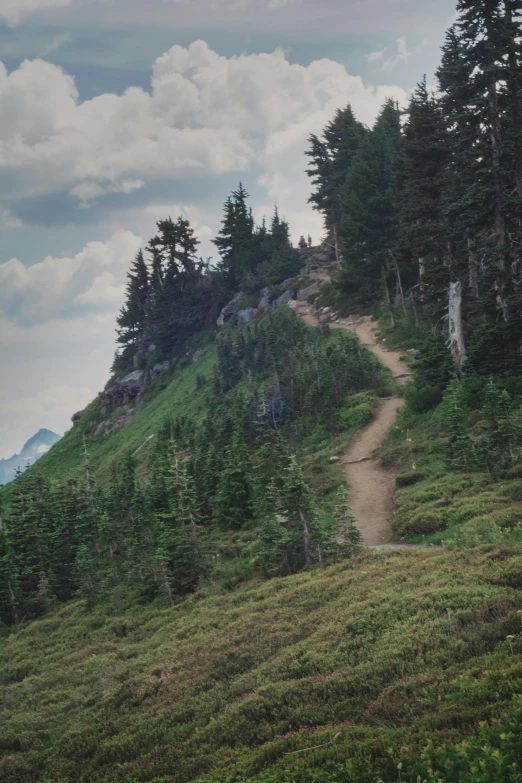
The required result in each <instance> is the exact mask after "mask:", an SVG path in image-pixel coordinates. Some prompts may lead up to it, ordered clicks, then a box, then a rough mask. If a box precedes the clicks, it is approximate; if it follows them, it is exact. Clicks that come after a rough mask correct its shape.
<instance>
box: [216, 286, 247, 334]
mask: <svg viewBox="0 0 522 783" xmlns="http://www.w3.org/2000/svg"><path fill="white" fill-rule="evenodd" d="M243 297H244V293H243V292H242V291H240V292H239V293H238V294H236V295H235V297H234V298H233V299H231V301H230V302H229V303H228V304H226V305H225V306H224V308H223V309H222V311H221V314H220V316H219V318H218V319H217V325H218V326H219V327H220V328H221V327H222V326H224V324H226V322H227V321H229V320H230V319H231V318H232V316H233V315H234V313H235V312H236V310H237V306H238V304H239V302H240V301H241V299H243Z"/></svg>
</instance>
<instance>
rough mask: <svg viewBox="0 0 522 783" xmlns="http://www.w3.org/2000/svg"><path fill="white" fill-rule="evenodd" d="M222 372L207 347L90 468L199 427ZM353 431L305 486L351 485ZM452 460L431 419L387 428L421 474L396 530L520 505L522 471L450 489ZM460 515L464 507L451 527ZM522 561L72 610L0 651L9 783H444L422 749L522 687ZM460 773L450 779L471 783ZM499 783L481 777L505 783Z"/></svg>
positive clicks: (351, 567)
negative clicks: (183, 419)
mask: <svg viewBox="0 0 522 783" xmlns="http://www.w3.org/2000/svg"><path fill="white" fill-rule="evenodd" d="M214 363H215V352H214V349H213V348H212V347H209V348H207V349H206V351H205V354H204V357H203V358H202V360H201V361H200V362H198V363H197V364H194V365H192V364H191V365H189V366H187V367H185V368H184V369H182V370H181V369H178V370H177V371H176V372H175V373H174V375H173V377H172V382H169V383H168V385H167V386H166V388H165V389H163V390H161V389H159V388H157V389H156V390H151V392H154V391H156V392H158V393H157V395H156V396H154V398H153V399H152V400H151V402H149V403H148V404H147V406H146V407H145V408H144V409H143V410H141V411H140V412H139V413H138V414H137V415H136V417H135V418H134V420H133V421H132V422H131V423H130V424H129V425H128V426H127V427H126V428H125V429H123V430H121V431H119V432H117V433H116V434H114V435H112V436H110V437H109V438H103V437H100V438H95V439H93V438H89V450H90V452H91V455H92V460H93V463H94V465H95V466H97V467H98V468H99V469H101V470H102V472H105V468H107V467H109V466H110V464H111V463H112V461H113V460H115V459H117V458H118V457H119V455H121V454H122V453H123V451H125V450H126V449H129V448H131V449H136V448H138V447H140V446H141V445H142V444H143V443H146V444H147V445H146V446H145V447H144V448H143V449H142V450H141V451H140V452H139V454H140V460H141V459H142V460H143V462H144V463H145V462H146V457H147V453H148V448H149V447H150V446H149V444H150V443H151V442H150V441H147V438H148V437H149V436H150V435H152V434H153V433H154V432H155V431H156V430H157V428H158V426H159V425H160V424H161V421H162V420H163V418H164V417H165V415H168V414H170V415H172V416H177V415H184V416H187V417H195V418H198V417H200V416H202V415H203V413H204V410H205V407H206V400H207V395H209V394H210V388H209V387H208V386H207V387H203V388H202V389H200V390H198V389H197V376H198V375H205V376H206V377H209V378H210V377H211V376H212V372H213V367H214ZM168 380H169V379H165V380H164V381H163V383H166V381H168ZM151 396H152V393H151ZM98 415H99V410H98V409H97V407H96V405H95V406H93V407H92V408H91V409H90V411H89V413H88V414H87V415H86V417H85V418H84V419H83V420H82V422H81V423H80V424H79V425H77V426H76V427H74V428H73V430H72V431H71V432H70V433H69V434H68V435H67V436H66V438H64V440H63V441H62V442H61V443H60V444H58V445H57V446H55V447H54V449H53V450H52V451H51V452H50V453H49V454H48V455H47V456H46V457H44V458H43V459H42V461H41V462H40V466H41V468H42V469H43V470H44V471H45V472H46V473H47V474H48V475H50V476H51V477H60V476H63V475H65V474H66V473H68V472H71V471H74V470H75V469H76V468H77V466H78V461H79V458H80V457H81V451H82V439H83V434H84V433H86V434H87V435H88V434H89V433H90V432H92V430H91V429H89V424H90V421H91V420H93V419H95V418H96V417H97V416H98ZM428 424H429V426H427V425H428ZM407 430H409V435H410V436H411V437H412V443H409V441H407V438H406V435H407V434H408V433H407ZM349 435H350V433H349V432H345V433H340V434H339V436H338V438H337V441H334V440H333V439H327V440H322V441H321V440H320V438H319V439H317V442H316V440H314V439H313V438H311V440H310V443H308V444H306V452H305V454H304V455H303V456H304V458H305V462H306V463H307V466H308V471H307V472H308V475H309V477H310V478H312V483H314V481H315V483H316V484H317V486H316V489H318V490H319V491H320V492H324V494H325V495H328V492H329V491H330V490H331V489H333V488H335V486H336V485H337V484H338V482H339V481H340V473H339V472H338V471H337V470H336V469H335V468H333V467H331V466H330V465H329V464H328V462H329V456H331V454H332V453H335V451H336V449H337V448H340V447H342V445H344V443H345V442H346V440H347V438H348V437H349ZM442 455H443V442H442V440H441V439H440V438H439V436H438V434H437V427H436V423H435V422H429V421H428V419H427V418H426V417H418V419H415V417H411V416H410V418H409V419H408V418H405V419H404V420H403V422H402V423H401V425H400V428H399V430H396V431H394V432H393V433H392V436H391V437H390V441H389V443H388V446H387V448H386V450H385V458H386V459H387V460H388V461H389V462H390V463H393V464H395V465H398V466H399V467H400V468H401V470H402V472H403V474H404V475H408V474H410V473H411V461H412V459H413V460H414V461H416V462H417V463H418V467H419V469H420V470H422V471H423V472H424V475H425V478H424V480H423V481H422V482H421V483H416V484H415V485H413V486H406V487H403V488H401V489H400V490H399V491H398V493H397V505H398V514H397V519H398V520H402V523H404V521H405V520H406V521H407V520H408V519H410V518H411V516H412V515H415V514H416V513H417V512H419V511H420V512H421V515H422V514H423V513H425V512H427V511H428V510H430V511H436V512H437V511H438V512H440V513H442V512H444V514H446V509H448V508H451V509H452V508H453V507H454V506H455V508H456V507H457V506H458V504H462V505H463V506H464V507H465V506H466V503H467V502H469V503H472V504H473V503H475V504H476V503H477V502H479V503H480V502H482V501H484V497H482V495H483V494H487V495H488V498H489V500H490V501H491V497H492V496H494V497H495V499H496V500H495V503H497V502H498V503H499V504H500V505H502V507H503V508H504V507H506V505H507V506H508V507H511V506H513V507H517V508H518V506H517V503H519V500H522V496H521V498H520V499H519V498H518V495H517V494H516V493H517V492H519V491H520V482H519V481H517V480H516V477H513V481H512V482H509V486H510V487H511V489H510V490H509V492H507V493H506V489H505V487H506V482H504V483H503V484H499V483H498V482H497V484H498V486H497V485H495V484H494V482H491V481H490V482H489V483H488V486H486V485H485V483H484V481H483V477H481V476H479V475H477V474H475V475H474V476H473V477H472V479H468V478H467V477H463V476H462V475H448V474H447V469H446V467H445V465H444V460H443V456H442ZM476 482H479V483H478V484H477V483H476ZM513 493H515V494H513ZM515 495H516V497H515ZM477 497H479V499H480V500H479V501H477ZM506 498H507V500H508V501H509V502H508V503H507V504H506ZM437 503H439V506H438V507H437V508H435V509H434V508H433V506H434V504H437ZM441 504H442V505H441ZM444 504H445V505H444ZM477 507H478V506H477ZM484 508H485V507H481V508H479V509H478V510H479V511H480V513H482V512H483V511H484ZM495 508H496V506H495ZM466 513H467V512H466V510H464V512H463V514H462V513H461V514H460V517H458V509H457V510H455V514H456V515H457V516H456V517H455V519H456V521H455V527H456V528H457V527H458V525H460V524H461V523H462V521H463V520H464V521H465V519H464V518H465V516H466ZM437 536H438V537H439V538H440V537H446V536H447V533H446V532H444V533H438V534H436V535H435V537H434V538H433V540H437ZM255 537H256V531H255V530H245V531H241V532H239V533H238V534H237V535H236V536H235V537H233V536H231V537H230V540H224V539H223V540H220V541H219V542H216V546H217V548H218V549H219V551H220V552H221V553H222V554H223V555H224V556H225V558H226V556H227V553H228V550H230V552H229V553H228V554H230V557H232V558H234V557H235V556H237V555H236V553H237V551H239V550H241V551H244V552H246V553H248V551H249V550H250V548H251V546H252V542H253V541H254V539H255ZM236 539H237V540H236ZM521 566H522V548H521V547H520V546H518V545H507V544H502V543H500V545H493V544H492V545H490V546H488V545H482V546H481V547H478V548H476V549H474V550H472V551H469V550H464V551H462V550H454V551H443V552H436V553H418V552H415V553H403V552H390V553H378V554H373V553H365V554H364V555H363V556H362V557H361V558H360V559H358V560H357V561H353V562H350V563H345V564H341V565H338V566H334V567H331V568H329V569H326V570H324V571H315V572H310V573H305V574H302V575H300V576H296V577H292V578H289V579H284V580H273V581H270V582H254V583H251V584H247V585H245V584H240V585H239V586H238V587H236V588H235V589H234V590H232V591H229V592H227V591H224V590H223V589H222V588H220V587H216V588H214V589H210V588H204V589H202V590H201V591H200V592H199V593H198V594H197V595H195V596H193V597H191V598H188V599H186V600H185V601H183V602H180V604H179V605H178V606H177V607H175V608H174V609H165V608H163V607H161V606H160V605H158V604H156V605H150V604H149V605H146V606H143V605H140V604H139V603H138V602H136V601H134V602H133V598H132V596H129V595H128V594H115V595H113V597H112V599H111V602H110V603H107V604H105V605H103V606H99V607H95V608H94V609H92V610H90V609H89V608H88V607H87V606H86V605H85V604H84V603H83V602H75V603H71V604H69V605H67V606H65V607H63V608H62V609H61V610H60V611H59V612H58V613H57V614H55V615H53V616H52V617H49V618H46V619H43V620H40V621H37V622H34V623H32V624H30V625H27V626H26V627H24V626H22V628H21V629H20V630H18V631H17V632H16V633H15V634H13V635H12V636H10V637H9V638H7V639H4V640H3V641H2V643H1V645H0V756H2V755H3V760H2V761H1V762H0V780H1V781H4V780H5V781H6V783H7V782H8V781H9V782H10V781H16V782H17V783H23V782H24V781H27V783H36V781H39V782H41V783H51V781H52V783H73V781H74V783H76V782H77V781H78V783H87V782H89V783H90V782H91V781H92V782H93V783H98V782H99V783H101V782H102V781H103V782H104V783H108V782H109V781H121V782H122V783H137V782H138V781H149V782H150V783H152V781H154V782H155V783H166V781H177V783H183V781H187V782H188V781H196V780H198V781H202V782H203V781H204V783H218V781H219V783H226V781H235V782H237V783H239V782H240V781H249V780H251V781H258V782H259V783H283V782H284V783H330V782H331V783H334V781H335V783H348V781H363V783H364V782H365V781H367V782H368V783H370V781H371V783H375V781H376V780H377V779H378V778H379V777H380V778H382V779H383V780H384V781H385V783H389V781H395V780H399V779H402V780H408V781H409V780H411V781H415V780H417V774H420V773H422V778H421V779H427V780H429V781H430V783H431V781H432V780H433V781H437V780H438V779H439V778H441V779H442V775H439V773H438V771H437V770H436V769H435V767H434V772H433V774H432V773H430V772H429V771H428V770H427V769H426V768H425V767H426V765H427V764H428V762H427V761H426V762H424V761H422V760H421V752H422V749H423V748H424V746H425V745H426V743H427V741H428V739H429V738H433V739H434V741H435V743H436V744H438V745H441V746H443V745H445V743H446V742H447V740H451V739H458V738H462V736H465V735H467V734H475V733H476V732H477V731H482V732H484V731H486V730H487V729H488V727H489V726H491V725H496V724H495V722H496V721H498V720H499V719H501V716H502V715H503V714H504V713H507V712H509V710H510V702H511V698H512V696H513V694H517V693H521V692H522V682H521V679H522V663H521V658H520V654H521V653H522V642H521V639H520V635H519V632H520V630H521V621H520V617H521V615H520V614H517V610H520V609H522V592H521V590H522V578H521V576H520V574H521V573H522V570H521ZM224 572H225V575H227V574H226V567H225V569H224ZM249 573H250V572H249V569H248V568H247V569H246V572H245V574H244V575H243V576H246V577H248V575H249ZM237 576H238V579H233V578H232V579H220V584H221V585H223V584H229V585H232V584H235V583H236V582H237V581H241V578H242V575H241V574H239V573H238V575H237ZM507 636H514V637H515V638H514V639H512V640H506V637H507ZM484 721H488V723H487V725H486V727H484ZM481 723H482V728H479V726H480V724H481ZM499 726H501V728H502V727H503V724H499ZM508 734H509V732H508ZM503 736H507V734H506V732H504V734H503ZM480 742H481V744H482V745H485V744H487V743H485V742H483V741H482V740H480ZM499 742H500V740H499ZM317 745H320V746H322V747H320V748H317V749H315V750H308V751H306V752H304V753H297V754H295V753H293V752H294V751H296V750H303V749H305V748H312V747H315V746H317ZM401 749H402V750H401ZM495 752H496V751H495ZM459 753H460V751H459ZM286 754H290V755H286ZM495 759H496V757H495ZM519 760H522V759H520V758H519ZM400 763H402V764H403V769H402V770H398V766H397V765H398V764H400ZM495 763H496V762H495ZM423 765H424V766H423ZM455 768H456V767H455ZM430 769H431V768H430ZM459 774H460V773H457V772H456V773H455V775H457V776H456V777H453V778H451V780H455V781H458V782H459V783H460V781H461V780H463V779H464V777H459ZM495 775H496V776H495ZM499 775H500V773H498V774H497V773H494V774H493V777H491V778H486V777H483V778H482V777H480V778H476V780H479V779H480V781H482V780H484V781H486V780H488V781H490V780H491V781H493V783H496V782H497V781H501V780H508V777H507V776H506V775H503V776H499ZM466 779H467V778H466ZM449 780H450V777H449V773H448V775H446V774H444V781H445V783H446V781H449ZM474 780H475V778H473V781H474ZM509 780H510V781H511V780H513V781H515V780H517V781H518V780H519V779H518V778H515V777H509Z"/></svg>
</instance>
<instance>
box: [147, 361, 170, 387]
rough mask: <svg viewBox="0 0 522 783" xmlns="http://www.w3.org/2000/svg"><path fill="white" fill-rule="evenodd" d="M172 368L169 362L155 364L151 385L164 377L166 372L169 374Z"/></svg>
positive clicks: (151, 375)
mask: <svg viewBox="0 0 522 783" xmlns="http://www.w3.org/2000/svg"><path fill="white" fill-rule="evenodd" d="M170 367H171V362H169V361H166V362H158V363H157V364H155V365H154V367H153V368H152V370H151V371H150V381H151V383H152V382H153V381H156V380H157V379H158V378H159V377H160V375H162V374H163V373H164V372H168V371H169V370H170Z"/></svg>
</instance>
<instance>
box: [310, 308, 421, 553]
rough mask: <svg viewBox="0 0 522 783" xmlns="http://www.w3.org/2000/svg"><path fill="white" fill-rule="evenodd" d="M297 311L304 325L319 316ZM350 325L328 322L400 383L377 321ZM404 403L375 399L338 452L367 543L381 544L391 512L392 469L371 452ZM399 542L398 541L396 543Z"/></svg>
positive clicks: (400, 367) (402, 374) (398, 367)
mask: <svg viewBox="0 0 522 783" xmlns="http://www.w3.org/2000/svg"><path fill="white" fill-rule="evenodd" d="M296 312H297V314H298V315H299V316H300V317H301V318H302V319H303V321H304V322H305V323H306V324H307V325H308V326H318V325H319V319H318V318H317V316H316V314H315V313H314V311H313V309H312V308H311V307H310V306H309V305H306V304H304V303H302V304H300V305H299V306H298V307H297V308H296ZM343 320H347V321H355V322H356V323H354V324H353V325H346V324H336V323H331V324H330V326H331V327H332V328H334V329H349V330H351V331H352V332H354V333H355V335H356V337H357V339H358V340H359V342H360V343H361V345H364V346H365V347H367V348H368V349H369V350H370V351H372V353H374V354H375V356H376V357H377V358H378V359H379V361H380V362H381V364H383V365H384V366H385V367H387V368H388V369H389V370H390V371H391V373H392V374H393V376H394V377H395V379H396V381H397V383H399V384H400V385H403V384H404V383H405V382H406V380H407V377H408V375H409V373H408V371H407V367H406V366H405V364H404V362H402V361H401V354H400V353H399V352H398V351H391V350H389V349H386V347H385V345H383V344H380V343H378V342H377V337H376V330H377V325H376V324H375V323H373V322H372V320H371V318H370V317H369V316H365V317H364V318H354V319H351V318H348V319H343ZM403 407H404V399H403V398H402V397H393V398H391V399H383V400H380V401H379V405H378V407H377V408H376V410H375V413H374V416H373V418H372V420H371V421H370V422H369V423H368V424H367V425H366V426H365V427H363V428H362V429H361V430H360V431H359V432H358V433H357V435H356V436H355V438H354V439H353V441H352V442H351V443H350V445H349V446H348V448H347V449H346V450H345V451H344V452H343V454H342V455H341V462H340V466H341V468H342V470H343V473H344V475H345V477H346V483H347V485H348V489H349V491H350V508H351V511H352V513H353V514H354V516H355V518H356V519H357V526H358V528H359V530H360V531H361V533H362V536H363V540H364V543H365V545H366V546H368V547H379V548H380V547H382V546H383V545H384V544H386V543H387V542H388V539H389V537H390V522H389V520H390V517H391V514H392V512H393V493H394V487H395V476H396V475H397V474H396V471H395V470H393V469H387V468H385V467H384V466H383V464H382V462H381V460H380V458H379V457H377V456H375V452H376V451H377V450H378V449H379V448H380V447H381V446H382V444H383V443H384V440H385V438H386V436H387V434H388V432H389V431H390V430H391V428H392V427H393V426H394V425H395V420H396V418H397V411H398V410H400V408H403ZM397 546H399V545H397Z"/></svg>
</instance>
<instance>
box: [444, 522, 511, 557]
mask: <svg viewBox="0 0 522 783" xmlns="http://www.w3.org/2000/svg"><path fill="white" fill-rule="evenodd" d="M501 541H502V531H501V530H500V529H499V527H498V525H496V524H495V522H493V520H492V519H491V517H486V516H484V517H477V518H476V519H472V520H471V521H470V522H466V524H464V525H462V526H461V527H459V528H458V530H457V531H456V533H455V535H454V536H453V537H452V538H451V539H450V541H448V542H446V544H447V546H455V547H456V548H457V549H467V548H470V547H475V546H480V545H481V544H498V543H500V542H501Z"/></svg>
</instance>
